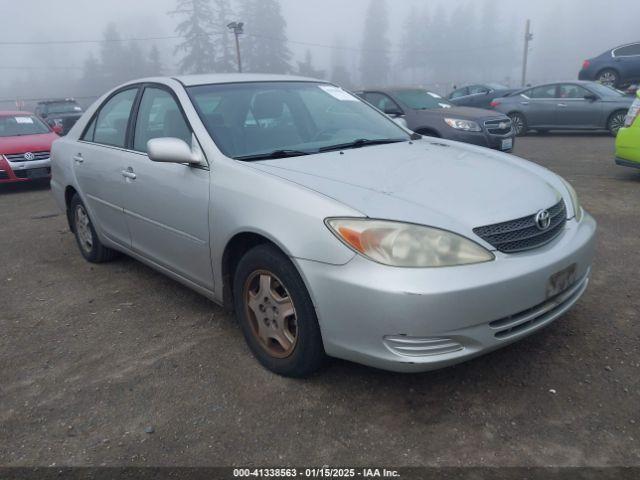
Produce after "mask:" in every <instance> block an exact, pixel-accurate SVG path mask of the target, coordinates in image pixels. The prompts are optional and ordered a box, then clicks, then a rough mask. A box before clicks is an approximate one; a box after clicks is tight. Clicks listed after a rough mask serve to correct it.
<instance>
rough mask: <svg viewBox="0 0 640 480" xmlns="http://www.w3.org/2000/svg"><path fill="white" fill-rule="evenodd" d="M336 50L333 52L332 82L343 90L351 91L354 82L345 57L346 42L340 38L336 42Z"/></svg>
mask: <svg viewBox="0 0 640 480" xmlns="http://www.w3.org/2000/svg"><path fill="white" fill-rule="evenodd" d="M334 45H335V47H334V49H333V50H332V51H331V81H332V82H333V83H335V84H337V85H340V86H341V87H343V88H346V89H351V88H352V87H353V81H352V78H351V74H350V73H349V69H348V68H347V62H346V59H345V55H344V42H343V40H342V39H340V38H338V39H336V40H335V41H334Z"/></svg>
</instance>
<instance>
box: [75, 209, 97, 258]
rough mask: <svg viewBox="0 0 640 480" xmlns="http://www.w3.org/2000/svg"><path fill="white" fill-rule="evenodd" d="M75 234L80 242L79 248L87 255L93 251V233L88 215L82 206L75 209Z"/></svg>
mask: <svg viewBox="0 0 640 480" xmlns="http://www.w3.org/2000/svg"><path fill="white" fill-rule="evenodd" d="M75 220H76V233H77V235H78V240H79V241H80V247H81V248H82V249H83V250H84V251H85V252H87V253H89V252H91V250H92V249H93V233H92V232H91V222H90V220H89V215H87V212H86V211H85V209H84V207H83V206H82V205H78V206H77V207H76V212H75Z"/></svg>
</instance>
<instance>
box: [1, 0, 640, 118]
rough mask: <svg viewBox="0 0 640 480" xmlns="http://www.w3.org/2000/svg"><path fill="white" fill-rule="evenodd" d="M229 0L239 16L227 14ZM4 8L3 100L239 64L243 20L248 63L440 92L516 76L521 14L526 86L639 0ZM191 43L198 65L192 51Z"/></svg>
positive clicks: (560, 68) (588, 48) (83, 2)
mask: <svg viewBox="0 0 640 480" xmlns="http://www.w3.org/2000/svg"><path fill="white" fill-rule="evenodd" d="M194 2H195V3H200V4H202V5H205V7H207V8H210V9H211V11H210V12H208V10H207V12H208V13H207V18H199V19H197V21H198V22H201V25H200V26H203V29H204V31H207V32H208V33H212V34H211V36H210V37H209V36H206V35H205V36H204V37H202V36H201V37H196V39H201V40H202V39H203V38H204V39H206V41H208V42H209V44H206V45H203V46H202V48H203V49H204V50H198V49H194V48H195V47H194V45H187V46H186V48H185V49H183V50H180V51H176V46H178V45H180V44H182V43H185V42H186V41H188V39H187V38H185V37H188V32H189V31H190V30H189V29H188V27H193V26H194V25H191V24H189V25H186V26H185V28H186V30H181V31H180V30H176V28H177V26H178V25H179V24H180V23H181V22H187V23H188V22H189V21H190V17H189V14H188V13H185V12H188V10H189V8H187V7H189V5H193V3H194ZM225 4H228V7H230V8H231V9H232V10H233V13H232V14H226V13H225V14H222V15H221V14H220V12H219V8H221V5H225ZM278 5H279V6H280V11H278V10H279V9H278ZM178 7H180V8H178ZM176 10H180V11H181V12H182V13H174V14H170V12H175V11H176ZM0 13H1V17H0V18H2V32H1V33H0V71H1V73H2V75H1V76H0V102H1V103H0V109H7V108H15V104H16V100H17V99H21V100H23V101H24V105H25V107H28V106H29V105H30V104H32V103H33V101H34V100H35V99H40V98H50V97H58V96H65V97H66V96H69V97H76V98H79V99H81V100H82V102H84V103H90V102H91V101H92V100H93V99H94V98H95V97H96V96H97V95H100V94H102V93H104V92H105V91H106V90H108V89H109V88H111V87H113V86H115V84H116V83H118V82H121V81H124V80H127V79H129V78H132V77H138V76H145V75H147V74H149V75H156V74H164V75H173V74H178V73H181V70H182V71H186V72H187V73H190V72H192V71H212V70H214V71H227V70H230V69H231V70H233V69H235V68H236V57H235V46H234V44H233V37H232V35H231V34H228V33H227V34H223V32H227V29H226V28H225V25H226V24H227V23H228V22H231V21H236V20H237V21H243V22H245V27H244V30H245V34H244V35H242V36H241V37H240V43H241V52H242V55H243V58H244V62H243V63H244V66H245V70H248V71H274V72H282V73H285V72H287V73H300V74H305V75H314V76H321V77H324V78H327V79H331V80H333V81H336V82H339V83H342V84H344V86H345V87H348V88H355V87H357V86H362V85H372V84H403V85H404V84H415V85H424V86H427V87H429V88H432V89H434V90H437V91H439V92H440V93H443V94H446V93H448V91H449V90H450V89H451V88H452V86H453V85H461V84H465V83H475V82H486V81H493V82H501V83H506V84H509V86H513V87H515V86H519V85H520V76H521V69H522V57H523V48H524V45H523V40H524V28H525V21H526V19H531V22H532V30H533V34H534V39H533V41H532V43H531V49H530V54H529V55H530V56H529V69H528V75H527V83H531V84H535V83H540V82H544V81H551V80H562V79H575V78H577V73H578V71H579V69H580V66H581V64H582V61H583V60H584V59H586V58H589V57H593V56H596V55H598V54H600V53H602V52H604V51H605V50H607V49H608V48H611V47H614V46H616V45H619V44H624V43H627V42H631V41H638V40H640V34H638V33H636V32H637V30H638V28H637V24H638V19H640V2H637V1H634V0H612V1H600V0H535V1H532V0H529V1H526V0H510V1H508V2H507V1H504V2H496V1H495V0H449V1H444V0H413V1H411V0H386V1H385V0H349V1H346V0H280V1H279V2H278V1H277V0H108V1H101V2H99V1H87V0H64V1H60V2H52V1H51V0H22V1H16V0H0ZM201 17H202V16H201ZM191 20H193V17H191ZM185 32H187V33H185ZM105 35H106V37H105ZM105 38H108V39H109V40H108V41H107V42H104V41H103V40H104V39H105ZM223 42H224V43H223ZM201 43H202V42H201ZM154 47H155V52H153V53H152V50H154ZM191 47H194V48H192V49H191V51H190V50H189V48H191ZM207 49H208V50H207ZM200 51H206V52H209V53H208V54H207V55H202V54H199V53H198V52H200ZM189 52H191V54H195V57H194V58H195V59H196V60H195V62H196V63H193V62H191V63H190V64H189V62H186V61H185V59H186V57H187V55H188V54H189ZM203 56H206V57H208V62H202V57H203ZM198 62H200V63H198Z"/></svg>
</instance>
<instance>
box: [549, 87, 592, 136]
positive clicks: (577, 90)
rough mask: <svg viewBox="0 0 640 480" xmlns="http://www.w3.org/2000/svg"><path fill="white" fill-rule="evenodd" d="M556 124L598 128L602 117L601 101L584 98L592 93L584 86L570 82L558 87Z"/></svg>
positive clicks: (565, 126) (566, 126)
mask: <svg viewBox="0 0 640 480" xmlns="http://www.w3.org/2000/svg"><path fill="white" fill-rule="evenodd" d="M559 92H560V93H559V97H560V98H559V99H558V124H559V125H561V126H562V127H564V128H570V127H576V128H598V126H599V124H600V123H601V117H602V102H601V101H600V99H599V98H598V99H597V100H593V99H589V100H588V99H586V98H585V95H593V94H592V93H591V92H590V91H588V90H587V89H586V88H583V87H581V86H580V85H575V84H572V83H566V84H562V85H560V87H559Z"/></svg>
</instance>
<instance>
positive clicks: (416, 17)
mask: <svg viewBox="0 0 640 480" xmlns="http://www.w3.org/2000/svg"><path fill="white" fill-rule="evenodd" d="M427 17H428V14H427V12H426V7H425V11H424V13H423V14H421V12H420V10H419V9H418V8H417V7H416V6H415V5H413V6H412V7H411V10H410V11H409V16H408V17H407V19H406V20H405V22H404V26H403V35H402V41H401V53H400V66H401V67H402V68H403V69H404V70H408V71H409V73H410V78H411V83H416V78H417V75H416V69H417V68H420V67H425V66H426V58H425V54H424V53H422V51H423V50H424V49H425V48H428V45H425V41H424V40H425V32H426V31H427V30H428V23H427V22H425V19H426V18H427Z"/></svg>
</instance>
